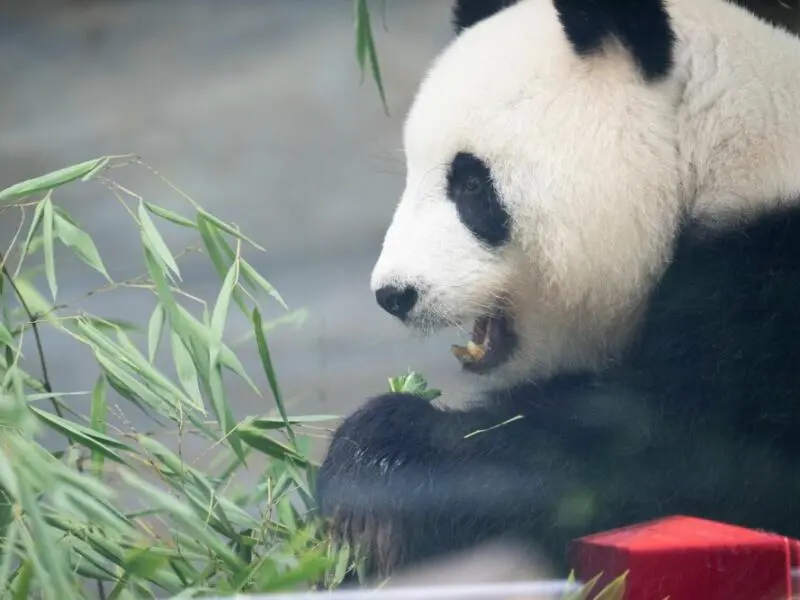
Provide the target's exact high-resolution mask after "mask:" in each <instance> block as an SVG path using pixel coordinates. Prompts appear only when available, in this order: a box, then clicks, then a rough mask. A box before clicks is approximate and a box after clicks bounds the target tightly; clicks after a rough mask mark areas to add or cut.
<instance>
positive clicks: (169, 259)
mask: <svg viewBox="0 0 800 600" xmlns="http://www.w3.org/2000/svg"><path fill="white" fill-rule="evenodd" d="M138 214H139V221H140V222H141V226H142V236H143V237H144V240H145V243H146V244H147V246H148V247H149V248H150V249H151V250H152V251H153V252H154V253H155V256H156V257H158V259H159V260H160V261H161V263H162V264H164V265H165V266H166V267H167V268H168V269H169V270H170V271H172V272H173V273H174V274H175V276H176V277H178V278H179V279H180V276H181V273H180V271H179V270H178V263H176V262H175V258H174V257H173V256H172V253H171V252H170V250H169V247H168V246H167V243H166V242H165V241H164V238H162V237H161V234H160V233H159V232H158V229H157V228H156V226H155V224H154V223H153V221H152V219H151V218H150V215H148V214H147V210H145V208H144V203H141V202H140V203H139V212H138Z"/></svg>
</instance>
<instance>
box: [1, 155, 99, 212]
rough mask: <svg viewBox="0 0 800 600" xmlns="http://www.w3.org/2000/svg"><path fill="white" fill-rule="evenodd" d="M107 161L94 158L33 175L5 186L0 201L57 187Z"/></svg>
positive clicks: (95, 169) (91, 171) (88, 172)
mask: <svg viewBox="0 0 800 600" xmlns="http://www.w3.org/2000/svg"><path fill="white" fill-rule="evenodd" d="M107 163H108V158H107V157H101V158H95V159H94V160H87V161H86V162H82V163H79V164H77V165H72V166H69V167H65V168H63V169H59V170H58V171H52V172H51V173H47V174H46V175H41V176H40V177H34V178H33V179H28V180H26V181H22V182H20V183H17V184H15V185H12V186H11V187H7V188H6V189H4V190H3V191H0V202H5V201H8V200H14V199H19V198H24V197H26V196H31V195H33V194H38V193H40V192H47V191H50V190H53V189H55V188H57V187H60V186H62V185H65V184H67V183H70V182H72V181H75V180H76V179H80V178H81V177H85V176H87V175H89V174H91V173H93V172H96V171H97V170H98V168H102V167H103V166H105V165H106V164H107Z"/></svg>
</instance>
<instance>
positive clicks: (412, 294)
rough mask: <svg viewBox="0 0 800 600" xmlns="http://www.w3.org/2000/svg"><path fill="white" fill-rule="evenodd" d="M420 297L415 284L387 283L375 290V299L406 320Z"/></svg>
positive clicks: (386, 308) (388, 310)
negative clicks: (396, 284)
mask: <svg viewBox="0 0 800 600" xmlns="http://www.w3.org/2000/svg"><path fill="white" fill-rule="evenodd" d="M418 299H419V292H418V291H417V288H415V287H413V286H405V287H396V286H393V285H385V286H383V287H381V288H378V290H377V291H376V292H375V300H377V301H378V305H379V306H380V307H381V308H382V309H383V310H385V311H386V312H388V313H389V314H390V315H392V316H393V317H397V318H398V319H400V320H401V321H405V319H406V317H407V316H408V314H409V313H410V312H411V310H412V309H413V308H414V305H416V303H417V300H418Z"/></svg>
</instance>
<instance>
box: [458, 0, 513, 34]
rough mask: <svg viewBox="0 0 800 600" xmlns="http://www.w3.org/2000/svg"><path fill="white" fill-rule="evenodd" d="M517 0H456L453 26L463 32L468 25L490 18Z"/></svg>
mask: <svg viewBox="0 0 800 600" xmlns="http://www.w3.org/2000/svg"><path fill="white" fill-rule="evenodd" d="M516 1H517V0H456V3H455V5H454V6H453V28H454V29H455V30H456V33H461V31H462V30H464V29H466V28H467V27H472V26H473V25H475V23H478V22H480V21H483V20H484V19H488V18H489V17H491V16H492V15H493V14H495V13H498V12H500V11H501V10H503V9H504V8H505V7H507V6H511V5H512V4H514V3H515V2H516Z"/></svg>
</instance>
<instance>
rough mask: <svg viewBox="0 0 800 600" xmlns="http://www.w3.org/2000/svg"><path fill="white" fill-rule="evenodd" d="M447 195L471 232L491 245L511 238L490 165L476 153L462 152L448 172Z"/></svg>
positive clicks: (496, 245)
mask: <svg viewBox="0 0 800 600" xmlns="http://www.w3.org/2000/svg"><path fill="white" fill-rule="evenodd" d="M447 196H448V198H450V200H452V201H453V202H454V203H455V205H456V208H457V210H458V217H459V219H461V222H462V223H463V224H464V226H465V227H467V229H469V230H470V231H471V232H472V234H473V235H474V236H475V237H476V238H478V239H479V240H481V241H482V242H483V243H485V244H487V245H488V246H491V247H494V248H496V247H498V246H501V245H503V244H505V243H506V242H507V241H508V240H509V238H510V237H511V217H510V216H509V214H508V212H506V209H505V207H504V206H503V204H502V203H501V202H500V195H499V194H498V193H497V188H496V187H495V185H494V182H493V181H492V172H491V170H490V169H489V167H488V165H487V164H486V163H485V162H484V161H482V160H481V159H480V158H478V157H477V156H475V155H474V154H470V153H467V152H459V153H458V154H457V155H456V156H455V158H454V159H453V162H452V163H450V169H449V171H448V173H447Z"/></svg>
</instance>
